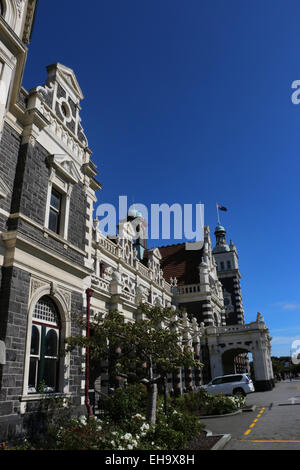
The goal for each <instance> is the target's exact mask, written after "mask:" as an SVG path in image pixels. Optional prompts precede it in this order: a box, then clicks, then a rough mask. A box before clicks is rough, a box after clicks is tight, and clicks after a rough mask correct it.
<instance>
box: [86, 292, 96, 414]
mask: <svg viewBox="0 0 300 470" xmlns="http://www.w3.org/2000/svg"><path fill="white" fill-rule="evenodd" d="M93 293H94V292H93V290H92V289H87V290H86V300H87V309H86V337H87V338H88V339H89V338H90V310H91V297H92V296H93ZM89 385H90V347H89V346H87V348H86V358H85V405H86V407H87V412H88V418H90V416H91V414H92V413H91V405H90V399H89Z"/></svg>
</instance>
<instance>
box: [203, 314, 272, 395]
mask: <svg viewBox="0 0 300 470" xmlns="http://www.w3.org/2000/svg"><path fill="white" fill-rule="evenodd" d="M205 333H206V335H205V336H206V341H207V346H208V348H209V356H210V369H211V376H212V379H213V378H214V377H217V376H219V375H226V374H232V373H236V372H238V373H241V372H242V370H238V371H237V370H236V364H237V362H236V360H235V359H236V358H240V363H239V365H240V366H241V369H242V368H243V367H244V372H250V364H249V361H248V359H247V353H252V358H253V368H254V377H253V379H254V380H253V381H254V386H255V390H256V391H264V390H271V389H272V388H273V387H274V375H273V367H272V362H271V355H270V353H271V344H270V337H269V330H268V328H267V326H266V324H265V322H264V320H263V318H262V316H261V315H260V314H258V315H257V319H256V321H255V322H252V323H248V324H245V325H230V326H222V327H216V326H210V327H207V328H206V331H205ZM243 360H244V364H243ZM246 369H247V370H246Z"/></svg>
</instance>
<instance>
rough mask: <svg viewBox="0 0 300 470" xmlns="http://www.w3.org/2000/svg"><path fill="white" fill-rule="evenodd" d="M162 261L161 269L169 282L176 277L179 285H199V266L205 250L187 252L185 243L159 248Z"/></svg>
mask: <svg viewBox="0 0 300 470" xmlns="http://www.w3.org/2000/svg"><path fill="white" fill-rule="evenodd" d="M158 249H159V251H160V253H161V256H162V260H161V263H160V264H161V269H162V270H163V273H164V278H165V279H166V281H168V282H169V280H170V278H171V277H173V278H174V277H176V278H177V281H178V284H181V285H183V284H198V283H199V264H200V263H201V262H202V256H203V249H201V250H186V249H185V243H180V244H178V245H169V246H161V247H158Z"/></svg>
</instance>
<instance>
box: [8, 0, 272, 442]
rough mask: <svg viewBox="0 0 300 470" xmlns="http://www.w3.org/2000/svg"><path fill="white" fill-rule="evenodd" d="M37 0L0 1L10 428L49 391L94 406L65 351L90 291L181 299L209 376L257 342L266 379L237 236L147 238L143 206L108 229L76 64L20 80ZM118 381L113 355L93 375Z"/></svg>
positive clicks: (126, 302)
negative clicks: (103, 226)
mask: <svg viewBox="0 0 300 470" xmlns="http://www.w3.org/2000/svg"><path fill="white" fill-rule="evenodd" d="M35 9H36V0H1V1H0V74H1V77H0V79H1V81H0V104H1V106H0V131H1V140H0V268H1V269H0V440H1V439H3V440H5V439H6V438H7V437H8V436H9V435H10V434H11V435H15V434H22V433H23V432H25V430H26V426H27V424H28V422H29V421H30V418H31V416H32V415H33V414H34V412H35V411H36V410H37V409H38V407H39V403H40V400H41V398H42V395H41V394H42V393H43V394H44V393H50V394H54V396H60V397H70V398H71V399H72V401H73V403H74V404H75V405H76V406H77V409H78V412H80V410H81V411H82V407H83V410H84V406H85V403H86V400H87V391H86V387H85V384H86V382H85V351H84V350H81V349H79V348H78V349H76V350H74V351H73V352H72V353H68V354H63V353H64V339H65V338H66V337H68V336H70V335H73V334H75V333H77V332H78V326H77V324H76V322H75V321H74V318H75V317H76V316H77V315H78V314H79V315H85V314H86V309H87V304H89V302H90V304H91V313H92V315H93V314H95V313H106V312H107V311H108V310H109V309H116V310H118V311H119V312H121V313H122V314H124V316H126V318H127V319H128V320H129V321H134V320H135V316H136V313H137V311H138V307H139V304H140V303H141V302H146V303H148V304H149V305H160V306H171V305H173V308H174V309H175V307H178V308H182V312H183V313H182V314H183V315H184V318H185V325H186V328H185V330H184V331H183V335H184V337H185V338H187V339H188V340H189V344H190V347H191V348H193V350H194V353H195V356H196V357H198V358H199V359H201V360H202V361H203V362H204V363H205V364H206V368H205V369H204V371H205V372H204V379H205V380H208V379H210V378H211V377H214V376H216V374H221V373H223V370H224V361H223V359H222V357H223V355H224V354H223V353H225V352H226V355H227V356H228V355H230V351H232V350H234V351H235V353H234V354H233V355H232V356H230V358H231V359H232V364H234V361H233V358H234V357H236V356H237V355H239V354H241V353H245V352H247V351H251V352H253V357H254V356H255V357H256V358H257V360H256V364H257V365H256V366H255V373H256V379H257V381H258V382H261V383H262V384H263V385H264V387H265V388H268V387H269V386H271V384H272V378H273V375H272V370H271V365H270V358H269V347H270V345H269V341H268V330H267V328H266V325H265V324H264V322H262V321H261V318H258V321H257V322H254V323H253V324H250V326H247V325H244V317H243V308H242V303H241V296H240V287H239V279H240V274H239V269H238V265H237V254H236V250H235V247H234V246H233V245H232V244H231V245H230V247H229V250H228V249H227V245H226V249H225V250H224V249H223V248H224V246H223V245H222V244H221V243H220V241H217V247H216V248H215V249H214V251H213V250H212V248H211V241H210V235H209V229H208V228H206V231H205V243H204V246H203V248H202V249H201V250H198V251H194V250H185V244H181V245H175V246H173V247H161V248H154V249H147V246H146V243H145V241H144V239H143V237H141V239H138V240H137V239H136V238H135V232H134V231H133V230H132V222H133V221H134V223H135V224H138V225H139V228H140V230H141V232H142V231H143V229H144V226H145V221H143V219H142V217H141V214H139V213H138V212H136V211H133V210H132V211H130V212H129V214H128V217H127V218H126V220H124V221H121V223H120V225H121V228H122V230H121V232H119V236H118V237H117V238H116V239H110V238H107V237H104V236H103V234H102V233H101V232H100V230H99V229H98V226H97V221H94V220H93V211H94V205H95V203H96V201H97V196H96V192H97V191H98V190H100V189H101V184H100V183H99V181H98V180H97V169H96V167H95V164H94V163H93V161H92V160H91V154H92V152H91V150H90V149H89V146H88V141H87V137H86V135H85V133H84V130H83V127H82V124H81V118H80V110H81V102H82V100H83V93H82V91H81V88H80V85H79V84H78V81H77V79H76V75H75V73H74V72H73V70H71V69H69V68H68V67H66V66H64V65H62V64H58V63H56V64H53V65H50V66H48V67H47V77H46V81H45V84H39V85H38V86H36V87H35V88H32V89H31V90H25V89H24V88H23V87H22V76H23V72H24V67H25V64H26V57H27V45H28V43H29V40H30V35H31V30H32V25H33V21H34V16H35ZM33 85H36V84H33ZM221 232H222V230H221ZM221 235H222V233H220V228H219V229H218V231H217V236H220V237H221ZM221 245H222V246H221ZM218 247H219V248H218ZM229 262H230V263H231V265H230V269H229V264H228V263H229ZM222 263H224V269H223V268H222V266H223V265H222ZM225 267H226V269H225ZM175 278H177V279H175ZM91 294H92V297H90V295H91ZM224 299H225V304H224ZM226 299H227V300H228V302H227V300H226ZM222 361H223V362H222ZM225 362H226V361H225ZM227 363H228V361H227V362H226V364H227ZM258 364H260V365H258ZM201 381H203V377H201V374H200V373H199V371H198V370H197V371H190V370H188V371H182V373H181V375H180V377H175V378H174V377H170V382H169V387H170V388H177V389H178V391H179V392H180V391H181V390H182V389H183V388H184V387H186V388H189V387H191V386H193V385H199V384H200V383H201ZM108 386H109V384H108V378H107V368H106V365H105V364H103V365H102V368H101V369H100V370H99V371H95V372H94V376H93V377H92V381H91V387H98V389H99V390H100V391H102V392H103V393H106V392H107V388H108Z"/></svg>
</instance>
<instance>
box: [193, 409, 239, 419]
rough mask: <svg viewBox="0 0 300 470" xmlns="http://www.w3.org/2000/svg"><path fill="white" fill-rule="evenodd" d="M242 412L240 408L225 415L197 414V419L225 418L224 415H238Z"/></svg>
mask: <svg viewBox="0 0 300 470" xmlns="http://www.w3.org/2000/svg"><path fill="white" fill-rule="evenodd" d="M241 412H242V410H237V411H234V412H233V413H226V414H225V415H204V416H198V418H199V419H209V418H225V417H226V416H234V415H238V414H240V413H241Z"/></svg>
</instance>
